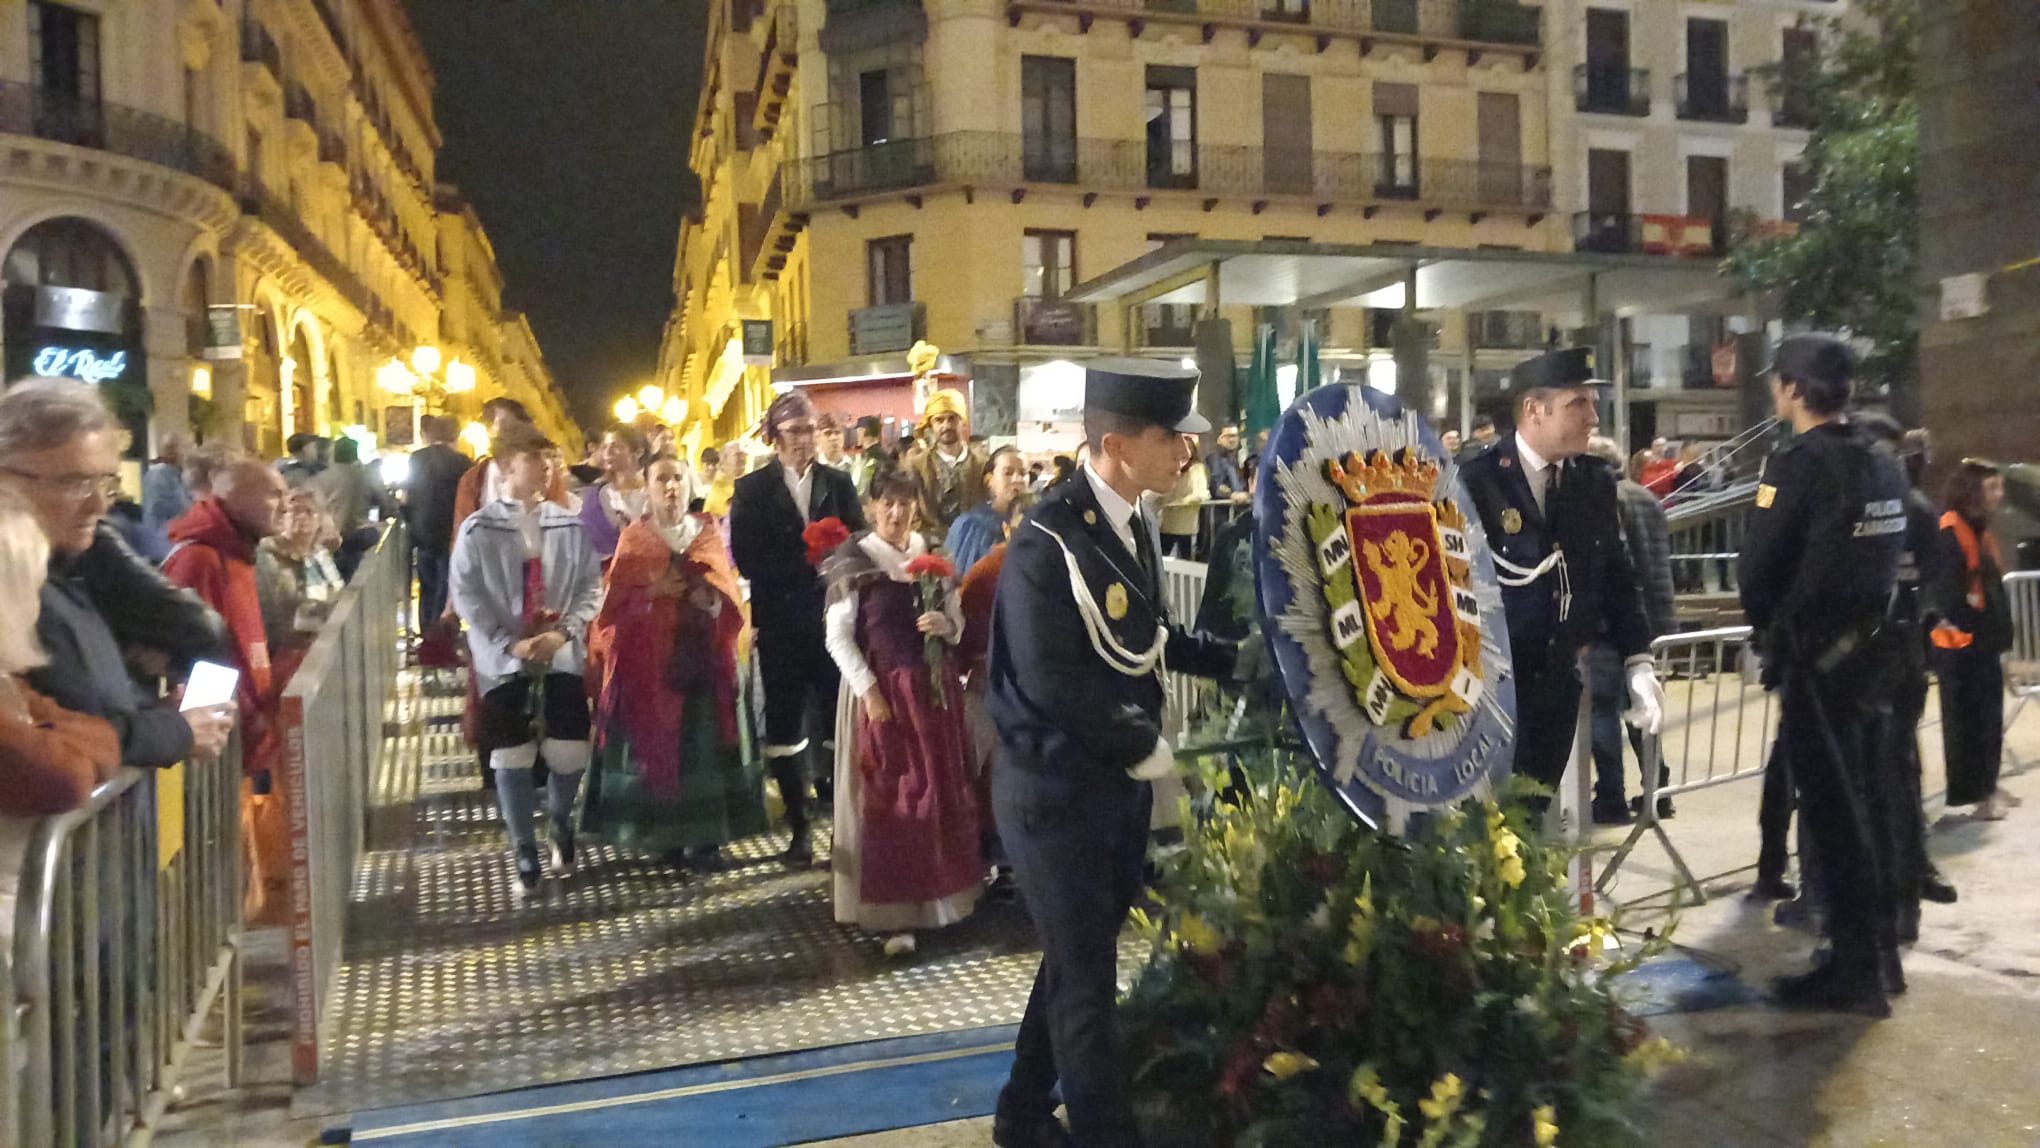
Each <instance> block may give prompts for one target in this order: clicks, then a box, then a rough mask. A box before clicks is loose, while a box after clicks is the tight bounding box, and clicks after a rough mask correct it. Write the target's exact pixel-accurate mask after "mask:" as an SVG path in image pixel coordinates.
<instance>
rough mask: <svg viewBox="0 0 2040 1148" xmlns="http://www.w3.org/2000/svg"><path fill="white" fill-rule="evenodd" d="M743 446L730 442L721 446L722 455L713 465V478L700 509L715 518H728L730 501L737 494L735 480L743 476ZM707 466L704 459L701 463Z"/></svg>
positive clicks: (739, 443)
mask: <svg viewBox="0 0 2040 1148" xmlns="http://www.w3.org/2000/svg"><path fill="white" fill-rule="evenodd" d="M744 462H745V458H744V444H743V443H741V442H735V441H731V442H728V443H725V444H723V448H722V454H721V455H720V456H718V458H717V460H716V463H715V478H714V479H713V480H712V481H710V482H709V484H708V493H707V494H706V495H705V496H703V499H702V506H701V508H702V509H703V510H704V511H706V512H708V513H709V514H713V515H715V516H716V517H717V518H728V517H729V514H730V499H731V498H732V497H733V496H734V495H735V494H736V492H737V480H738V479H739V478H742V477H743V476H744ZM702 465H703V466H707V465H708V463H707V461H706V459H704V460H703V462H702Z"/></svg>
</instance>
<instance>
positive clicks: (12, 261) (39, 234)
mask: <svg viewBox="0 0 2040 1148" xmlns="http://www.w3.org/2000/svg"><path fill="white" fill-rule="evenodd" d="M5 274H6V279H7V282H8V283H11V284H17V285H22V286H29V287H81V288H83V289H85V290H87V291H101V292H104V293H106V294H108V295H119V296H122V297H124V298H128V299H139V298H140V297H141V294H142V292H141V288H140V281H139V280H138V279H137V278H136V277H135V268H134V264H132V263H130V262H128V257H127V253H126V252H124V251H122V250H121V249H120V244H118V243H116V242H114V239H113V237H112V236H111V235H108V234H107V233H106V231H105V229H103V228H101V227H100V226H99V225H98V224H96V223H93V222H91V221H90V220H86V219H79V218H77V217H75V216H63V217H60V218H57V219H46V220H43V221H42V222H41V223H38V224H36V225H35V226H34V227H31V228H29V229H28V230H27V231H26V232H23V233H22V236H21V238H20V239H17V240H15V241H14V246H13V248H11V249H10V250H9V251H8V252H7V262H6V272H5Z"/></svg>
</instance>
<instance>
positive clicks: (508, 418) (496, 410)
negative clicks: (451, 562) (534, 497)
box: [453, 395, 567, 535]
mask: <svg viewBox="0 0 2040 1148" xmlns="http://www.w3.org/2000/svg"><path fill="white" fill-rule="evenodd" d="M482 421H483V422H485V423H487V424H488V426H489V437H490V439H491V441H493V440H494V438H495V436H497V435H499V434H502V433H503V431H504V430H506V429H508V428H510V427H513V426H527V427H528V426H531V425H532V422H531V414H530V412H528V411H526V410H525V409H524V404H523V403H520V402H518V401H517V400H516V399H513V398H508V397H505V396H502V395H498V396H497V397H495V398H493V399H490V400H489V401H488V402H486V403H483V404H482ZM504 490H505V487H504V483H503V477H502V475H500V474H499V473H497V467H496V462H495V459H494V458H493V457H491V456H489V455H483V456H482V457H481V458H478V459H476V460H475V464H474V465H473V466H472V467H469V468H468V472H467V473H466V474H463V475H461V476H460V488H459V489H458V490H457V491H456V492H455V494H454V500H453V529H454V533H455V534H456V535H458V533H459V532H460V524H461V523H463V522H466V521H467V518H468V515H470V514H473V513H474V512H475V511H477V510H479V509H481V508H482V507H483V506H485V505H487V504H489V503H491V502H494V501H496V500H497V499H499V498H502V497H505V495H504ZM545 497H546V501H548V502H551V503H553V504H555V505H557V506H562V507H564V506H566V505H567V476H566V473H565V470H564V468H562V469H561V470H560V471H559V472H557V473H555V474H554V475H553V476H552V485H551V486H550V487H548V488H547V489H546V492H545Z"/></svg>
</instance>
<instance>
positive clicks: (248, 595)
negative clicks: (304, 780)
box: [163, 498, 290, 773]
mask: <svg viewBox="0 0 2040 1148" xmlns="http://www.w3.org/2000/svg"><path fill="white" fill-rule="evenodd" d="M170 542H171V545H172V547H173V549H172V550H171V551H170V557H168V558H166V559H164V560H163V576H164V577H166V578H168V579H170V580H171V581H172V582H175V583H177V584H178V585H180V586H186V587H189V588H190V589H191V590H192V591H193V592H194V593H196V594H197V595H198V596H199V597H200V598H203V599H205V602H206V604H207V605H209V606H211V607H212V608H213V609H215V610H218V611H219V612H220V617H222V618H225V619H226V620H227V633H228V635H229V636H230V637H231V638H232V649H233V653H234V662H235V665H234V668H235V669H237V670H239V671H241V681H240V685H239V686H238V690H239V694H240V699H239V700H240V709H241V750H242V759H241V761H242V768H243V769H244V770H245V771H246V772H248V773H255V772H257V771H259V770H265V769H274V768H275V767H276V766H278V765H279V764H281V762H280V759H279V755H280V753H281V750H282V744H281V740H280V731H278V730H277V728H276V704H277V698H278V696H279V695H281V693H282V692H283V683H284V682H285V681H287V680H289V676H290V675H289V673H288V672H281V673H279V672H277V670H276V668H275V667H273V666H272V665H271V664H270V660H269V642H268V639H267V638H266V637H265V636H264V634H263V630H262V600H261V597H260V595H259V594H258V592H257V590H256V584H255V540H254V539H251V538H249V537H248V535H247V534H246V533H245V532H243V531H242V530H241V528H240V527H239V526H236V525H235V524H234V521H233V519H231V518H228V517H227V510H226V507H225V506H224V505H222V504H221V503H220V500H219V499H217V498H207V499H202V500H200V501H198V502H195V503H193V504H192V506H191V509H190V510H187V511H185V512H184V513H183V514H182V515H181V516H179V517H178V518H177V520H176V521H174V522H172V523H171V524H170Z"/></svg>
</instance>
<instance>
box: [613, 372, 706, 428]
mask: <svg viewBox="0 0 2040 1148" xmlns="http://www.w3.org/2000/svg"><path fill="white" fill-rule="evenodd" d="M610 411H611V413H613V414H615V415H616V421H617V422H621V423H628V422H636V421H637V417H638V416H639V415H644V414H648V415H651V416H652V417H653V418H655V419H658V420H659V421H660V422H662V423H665V424H666V425H667V426H669V427H672V428H673V429H674V430H676V431H677V430H679V429H680V424H681V423H683V422H685V421H686V420H687V400H686V399H684V398H681V397H680V396H679V395H669V394H667V393H666V392H665V390H664V389H663V388H661V387H659V386H656V385H654V384H651V383H646V384H645V385H644V386H642V387H639V388H638V392H637V394H635V395H625V396H623V397H622V398H620V399H618V400H616V405H615V406H613V407H611V408H610Z"/></svg>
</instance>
